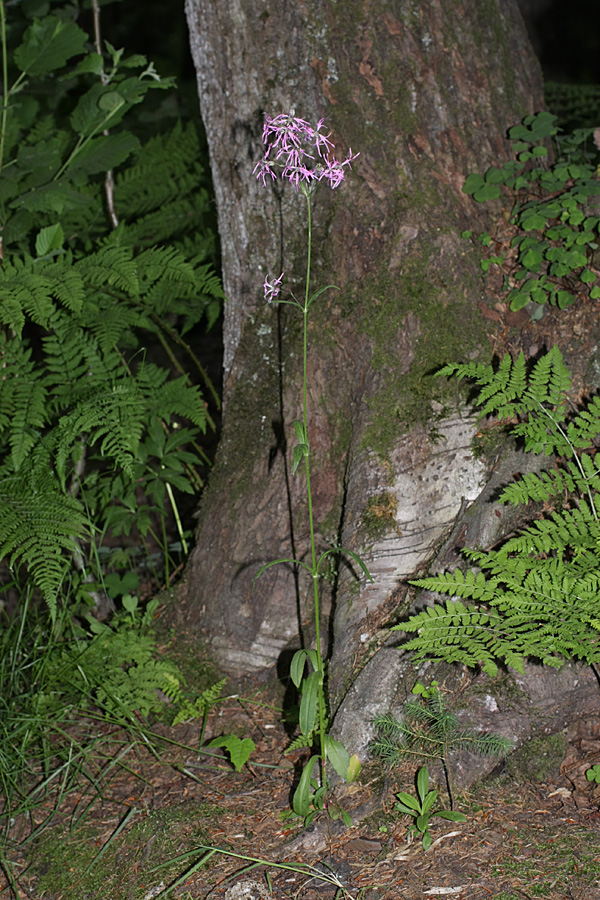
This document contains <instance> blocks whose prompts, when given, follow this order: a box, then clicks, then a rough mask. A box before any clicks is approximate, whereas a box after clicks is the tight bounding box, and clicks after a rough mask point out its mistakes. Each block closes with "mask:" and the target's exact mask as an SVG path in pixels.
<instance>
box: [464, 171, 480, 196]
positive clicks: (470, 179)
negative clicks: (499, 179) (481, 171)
mask: <svg viewBox="0 0 600 900" xmlns="http://www.w3.org/2000/svg"><path fill="white" fill-rule="evenodd" d="M484 184H485V181H484V180H483V178H482V177H481V175H478V174H477V172H472V173H471V174H470V175H467V177H466V179H465V183H464V184H463V193H464V194H474V193H475V191H478V190H480V189H481V188H482V187H483V186H484Z"/></svg>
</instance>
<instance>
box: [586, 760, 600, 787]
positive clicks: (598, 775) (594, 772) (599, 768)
mask: <svg viewBox="0 0 600 900" xmlns="http://www.w3.org/2000/svg"><path fill="white" fill-rule="evenodd" d="M585 777H586V778H587V780H588V781H595V782H596V783H597V784H600V765H598V763H596V765H595V766H592V767H591V769H588V770H587V771H586V773H585Z"/></svg>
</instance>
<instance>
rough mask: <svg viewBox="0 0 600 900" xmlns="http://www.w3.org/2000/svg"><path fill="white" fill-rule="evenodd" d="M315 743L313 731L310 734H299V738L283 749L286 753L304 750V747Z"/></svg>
mask: <svg viewBox="0 0 600 900" xmlns="http://www.w3.org/2000/svg"><path fill="white" fill-rule="evenodd" d="M312 745H313V736H312V732H311V733H310V734H299V735H298V737H297V738H294V740H293V741H292V742H291V744H290V745H289V747H286V748H285V750H284V751H283V752H284V753H293V751H294V750H302V749H303V748H304V747H312Z"/></svg>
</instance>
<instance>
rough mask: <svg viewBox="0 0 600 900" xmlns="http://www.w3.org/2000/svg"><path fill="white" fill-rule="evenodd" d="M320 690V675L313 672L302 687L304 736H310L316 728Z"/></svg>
mask: <svg viewBox="0 0 600 900" xmlns="http://www.w3.org/2000/svg"><path fill="white" fill-rule="evenodd" d="M319 689H320V686H319V673H318V672H311V673H310V675H309V676H308V678H307V679H306V680H305V682H304V684H303V687H302V699H301V701H300V731H301V732H302V734H310V733H311V731H312V730H313V728H314V727H315V722H316V720H317V706H318V697H319Z"/></svg>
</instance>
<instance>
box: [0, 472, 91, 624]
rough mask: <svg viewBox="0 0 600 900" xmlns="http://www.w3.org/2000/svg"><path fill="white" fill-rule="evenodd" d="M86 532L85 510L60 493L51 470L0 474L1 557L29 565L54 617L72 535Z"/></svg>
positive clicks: (69, 562) (68, 564)
mask: <svg viewBox="0 0 600 900" xmlns="http://www.w3.org/2000/svg"><path fill="white" fill-rule="evenodd" d="M23 469H24V467H23ZM87 535H89V521H88V517H87V515H86V513H85V510H84V509H83V507H82V505H81V504H80V502H79V501H78V500H77V499H76V498H74V497H72V496H69V495H65V494H64V493H63V492H62V491H61V489H60V485H59V483H58V481H57V479H56V478H55V477H54V476H53V475H52V473H51V472H50V471H48V470H46V471H37V472H34V471H31V470H30V471H29V472H25V471H23V470H22V471H21V472H19V474H18V475H12V476H11V475H9V474H7V473H6V471H4V472H2V473H1V477H0V557H4V558H6V559H7V560H8V562H9V565H10V566H14V565H17V564H20V565H25V566H27V568H28V570H29V573H30V575H31V578H32V580H33V583H34V584H35V585H36V587H38V588H39V589H40V591H41V592H42V594H43V596H44V598H45V600H46V602H47V603H48V607H49V609H50V612H51V614H52V617H53V618H54V616H55V615H56V601H57V594H58V591H59V588H60V585H61V583H62V581H63V579H64V578H65V575H66V574H67V573H68V571H69V570H70V569H71V567H72V554H73V551H74V549H75V546H76V544H75V539H76V538H80V537H85V536H87Z"/></svg>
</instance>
